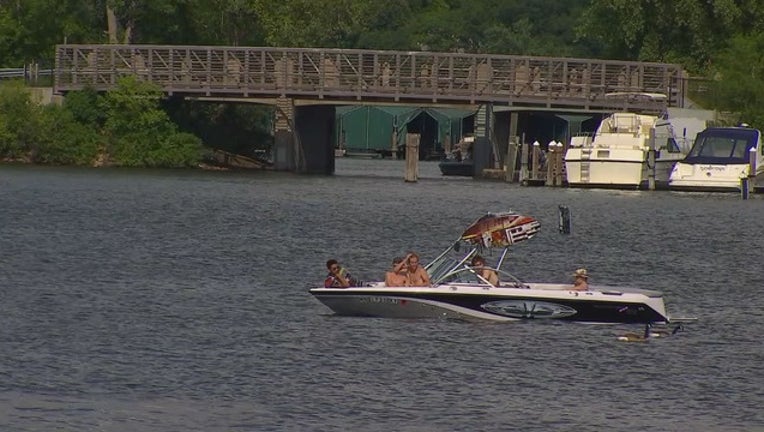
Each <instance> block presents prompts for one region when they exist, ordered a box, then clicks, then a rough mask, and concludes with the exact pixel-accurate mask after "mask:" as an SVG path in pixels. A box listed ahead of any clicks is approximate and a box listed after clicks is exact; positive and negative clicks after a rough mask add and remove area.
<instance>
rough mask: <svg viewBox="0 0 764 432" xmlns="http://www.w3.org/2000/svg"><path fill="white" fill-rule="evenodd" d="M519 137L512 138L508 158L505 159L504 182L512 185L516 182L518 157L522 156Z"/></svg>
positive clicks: (508, 145)
mask: <svg viewBox="0 0 764 432" xmlns="http://www.w3.org/2000/svg"><path fill="white" fill-rule="evenodd" d="M518 147H519V144H518V143H517V137H510V139H509V142H508V143H507V157H506V158H505V159H504V180H505V181H507V182H509V183H512V182H514V181H515V167H516V166H517V156H518V155H519V154H520V149H519V148H518Z"/></svg>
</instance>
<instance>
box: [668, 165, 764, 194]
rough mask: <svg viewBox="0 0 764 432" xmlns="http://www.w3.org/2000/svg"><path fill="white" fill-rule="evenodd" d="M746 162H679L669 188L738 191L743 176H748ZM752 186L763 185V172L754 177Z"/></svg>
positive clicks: (760, 186)
mask: <svg viewBox="0 0 764 432" xmlns="http://www.w3.org/2000/svg"><path fill="white" fill-rule="evenodd" d="M748 170H749V165H748V164H732V165H716V164H689V163H684V162H679V163H677V164H676V166H675V167H674V170H673V172H672V173H671V177H670V181H669V189H672V190H685V191H709V192H712V191H718V192H739V191H740V185H741V181H742V179H743V178H745V177H748ZM754 187H755V188H756V189H760V188H762V187H764V172H763V171H759V172H758V173H757V175H756V177H755V181H754Z"/></svg>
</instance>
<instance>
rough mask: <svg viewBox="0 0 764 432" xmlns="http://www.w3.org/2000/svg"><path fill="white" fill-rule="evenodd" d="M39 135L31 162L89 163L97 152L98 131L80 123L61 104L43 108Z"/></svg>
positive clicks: (57, 163) (56, 163)
mask: <svg viewBox="0 0 764 432" xmlns="http://www.w3.org/2000/svg"><path fill="white" fill-rule="evenodd" d="M41 125H42V127H41V134H40V135H41V138H40V140H39V142H38V143H37V152H36V154H35V156H34V162H37V163H44V164H54V165H92V164H93V161H94V160H95V159H96V157H97V156H98V147H99V139H100V136H99V134H98V133H97V132H96V131H95V130H93V129H92V128H91V127H90V126H86V125H84V124H82V123H79V122H78V121H77V120H76V119H75V117H74V115H73V114H72V113H71V112H70V111H68V110H66V109H63V108H60V107H57V106H48V107H45V109H44V110H43V115H42V121H41Z"/></svg>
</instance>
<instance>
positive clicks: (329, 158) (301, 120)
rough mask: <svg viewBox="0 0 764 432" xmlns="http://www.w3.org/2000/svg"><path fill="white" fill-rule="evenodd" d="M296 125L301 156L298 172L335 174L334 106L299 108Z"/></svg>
mask: <svg viewBox="0 0 764 432" xmlns="http://www.w3.org/2000/svg"><path fill="white" fill-rule="evenodd" d="M295 124H296V125H297V139H298V147H299V150H300V154H301V158H299V160H300V163H299V164H298V165H297V171H298V172H301V173H305V174H325V175H330V174H334V144H333V142H332V133H333V131H334V106H333V105H309V106H300V107H297V110H296V115H295Z"/></svg>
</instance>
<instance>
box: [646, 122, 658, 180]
mask: <svg viewBox="0 0 764 432" xmlns="http://www.w3.org/2000/svg"><path fill="white" fill-rule="evenodd" d="M647 142H648V148H647V189H648V190H651V191H652V190H655V169H656V167H655V128H654V127H653V128H650V138H649V139H648V141H647Z"/></svg>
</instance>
